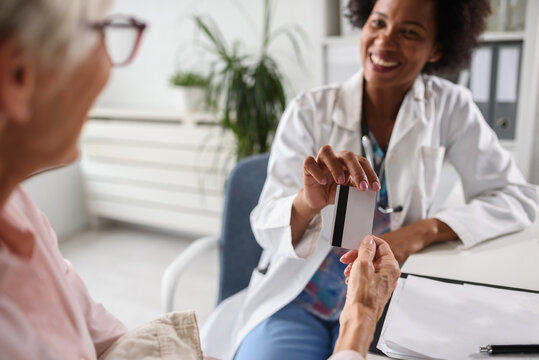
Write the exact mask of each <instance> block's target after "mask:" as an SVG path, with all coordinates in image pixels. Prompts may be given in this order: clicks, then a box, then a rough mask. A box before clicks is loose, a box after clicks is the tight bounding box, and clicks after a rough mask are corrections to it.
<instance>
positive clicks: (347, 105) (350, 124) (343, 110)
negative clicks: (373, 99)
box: [333, 71, 363, 131]
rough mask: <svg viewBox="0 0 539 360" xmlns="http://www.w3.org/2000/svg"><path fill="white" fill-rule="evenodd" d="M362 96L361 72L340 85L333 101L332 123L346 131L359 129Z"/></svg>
mask: <svg viewBox="0 0 539 360" xmlns="http://www.w3.org/2000/svg"><path fill="white" fill-rule="evenodd" d="M362 94H363V71H358V72H357V73H356V74H355V75H354V76H352V77H351V78H350V79H348V80H347V81H346V82H345V83H344V84H343V85H342V87H341V89H340V92H339V95H338V96H337V99H336V100H335V111H334V112H333V121H334V122H335V123H337V124H338V125H339V126H341V127H343V128H345V129H348V130H352V131H354V130H357V129H359V119H360V116H361V102H362V99H363V96H362Z"/></svg>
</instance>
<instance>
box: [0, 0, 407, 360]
mask: <svg viewBox="0 0 539 360" xmlns="http://www.w3.org/2000/svg"><path fill="white" fill-rule="evenodd" d="M107 5H108V0H69V1H64V0H2V1H1V2H0V333H1V334H2V336H0V354H1V355H0V357H1V358H2V359H3V360H4V359H6V360H7V359H18V360H19V359H45V360H46V359H52V360H58V359H96V358H97V357H100V358H105V359H115V360H118V359H136V358H145V359H147V358H151V359H157V358H161V357H162V358H167V359H170V358H182V359H184V358H185V359H201V358H202V352H201V351H200V344H199V342H198V331H197V329H196V321H195V320H194V318H189V317H185V316H184V317H180V316H174V314H172V315H170V314H169V315H166V316H164V317H163V320H162V321H160V320H158V321H154V322H151V323H149V324H147V325H146V326H143V327H141V328H139V329H136V330H133V331H132V332H130V333H127V334H126V328H125V326H124V325H123V324H122V323H121V322H120V321H119V320H117V319H115V318H114V317H113V316H112V315H111V314H109V313H108V312H107V311H106V310H105V309H104V308H103V307H102V306H101V305H99V304H97V303H95V302H94V301H93V300H92V299H91V297H90V295H89V294H88V291H87V289H86V287H85V285H84V283H83V282H82V280H81V279H80V277H79V276H78V275H77V273H76V272H75V271H74V270H73V268H72V266H71V264H70V263H69V262H68V261H65V260H64V259H63V258H62V256H61V254H60V253H59V251H58V248H57V244H56V237H55V234H54V231H53V230H52V229H51V227H50V226H49V224H48V222H47V219H46V218H45V216H44V215H43V214H42V213H41V212H40V211H39V210H38V209H37V208H36V206H35V205H34V203H33V202H32V201H31V200H30V198H29V197H28V196H27V195H26V193H25V192H24V191H23V189H22V188H21V186H20V183H21V182H22V181H23V180H25V179H26V178H28V177H29V176H32V175H33V174H35V173H37V172H39V171H41V170H43V169H47V168H51V167H57V166H61V165H64V164H68V163H71V162H73V161H74V160H75V159H76V158H77V156H78V150H77V139H78V137H79V133H80V131H81V128H82V125H83V124H84V121H85V119H86V115H87V112H88V110H89V108H90V107H91V105H92V103H93V102H94V100H95V98H96V96H97V95H98V93H99V92H100V91H101V89H102V88H103V86H104V85H105V83H106V82H107V80H108V77H109V72H110V69H111V65H114V64H126V63H127V62H129V61H130V60H131V59H132V57H133V55H134V53H135V50H136V48H137V45H138V43H139V40H140V37H141V34H142V31H143V30H144V25H143V24H142V23H140V22H138V21H136V20H134V19H131V18H126V17H108V18H107V19H106V20H105V19H104V15H105V11H106V9H107ZM118 29H120V30H121V33H122V35H123V36H122V38H121V39H122V42H121V43H113V42H111V41H107V46H105V39H106V38H107V37H109V35H111V34H110V33H111V32H112V31H115V30H118ZM111 39H112V37H109V40H111ZM107 50H109V51H110V53H109V51H107ZM356 256H358V257H359V259H360V260H362V261H359V262H353V261H354V259H355V257H356ZM375 256H376V259H377V260H376V261H374V257H375ZM346 259H347V261H348V263H350V264H351V265H350V269H349V270H351V273H350V283H351V284H352V285H351V286H350V301H349V302H348V304H349V306H348V307H347V309H349V311H348V313H349V314H350V317H348V318H346V317H343V319H345V318H346V321H345V324H346V325H345V326H350V328H351V329H362V331H361V332H359V333H358V332H355V331H349V332H347V334H346V336H343V338H342V341H341V342H340V345H339V346H340V349H342V350H350V351H352V354H354V353H355V350H357V351H360V352H364V349H366V348H365V346H366V345H367V346H368V340H369V338H370V337H372V332H373V329H372V325H373V321H372V320H371V321H368V319H376V317H377V316H379V313H380V312H381V309H383V306H384V304H385V302H386V301H387V299H388V297H389V294H390V293H391V291H392V289H393V286H394V285H395V282H396V279H397V276H398V273H399V270H398V266H397V263H396V261H395V259H394V258H393V255H392V254H391V251H390V250H389V247H388V246H387V244H385V245H384V243H383V241H382V240H379V239H372V240H370V239H369V240H368V241H366V242H365V245H364V246H362V249H361V250H360V252H359V255H357V254H355V253H354V254H350V255H349V256H348V257H347V258H346ZM381 259H383V261H382V260H381ZM352 263H354V264H355V263H358V264H359V263H361V266H359V265H357V266H352ZM360 269H361V271H362V273H363V276H361V277H359V275H358V274H359V273H358V272H359V270H360ZM367 275H368V276H367ZM384 279H385V280H387V279H390V282H389V283H388V282H387V281H383V280H384ZM370 286H375V287H376V288H377V289H379V291H376V292H369V291H367V290H368V289H369V287H370ZM372 295H375V296H372ZM360 312H361V313H364V314H365V315H368V316H367V317H366V318H363V317H361V318H359V317H356V316H355V315H356V314H358V313H360ZM124 334H125V335H124ZM341 354H345V355H346V352H344V351H343V352H341ZM207 359H209V358H207Z"/></svg>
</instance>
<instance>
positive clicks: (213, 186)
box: [81, 110, 234, 234]
mask: <svg viewBox="0 0 539 360" xmlns="http://www.w3.org/2000/svg"><path fill="white" fill-rule="evenodd" d="M197 119H198V120H203V119H204V117H203V116H198V117H197V116H196V115H195V116H178V115H176V114H155V113H147V114H141V113H140V112H136V113H135V112H130V111H114V112H113V111H106V110H97V111H93V112H92V113H91V115H90V120H89V121H88V122H87V124H86V125H85V127H84V129H83V133H82V136H81V150H82V160H81V168H82V172H83V182H84V186H85V190H86V195H87V203H88V207H89V211H90V213H91V214H92V215H94V216H96V217H102V218H109V219H115V220H121V221H126V222H132V223H136V224H141V225H147V226H152V227H158V228H162V229H166V230H173V231H181V232H188V233H194V234H218V233H219V231H220V223H221V213H222V206H223V187H224V180H225V178H226V174H227V169H229V168H230V167H231V165H232V164H233V162H234V161H233V158H232V157H233V155H232V154H231V153H230V152H229V151H227V150H225V149H226V148H229V141H230V138H229V137H223V134H222V130H221V128H220V127H219V126H216V124H215V123H212V122H208V121H202V122H199V123H197Z"/></svg>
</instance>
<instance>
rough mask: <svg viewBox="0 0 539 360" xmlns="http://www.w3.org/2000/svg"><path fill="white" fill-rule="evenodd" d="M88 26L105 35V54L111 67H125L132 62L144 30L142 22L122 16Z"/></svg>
mask: <svg viewBox="0 0 539 360" xmlns="http://www.w3.org/2000/svg"><path fill="white" fill-rule="evenodd" d="M90 26H91V28H92V29H94V30H99V31H101V32H103V34H104V35H105V43H106V46H107V52H108V54H109V58H110V61H111V62H112V65H113V66H125V65H127V64H129V63H130V62H131V61H132V60H133V58H134V57H135V54H136V53H137V49H138V47H139V45H140V40H141V38H142V34H143V33H144V30H145V29H146V24H145V23H143V22H142V21H139V20H137V19H135V18H133V17H128V16H123V15H114V16H111V17H109V18H107V19H106V20H105V21H102V22H97V23H93V24H91V25H90Z"/></svg>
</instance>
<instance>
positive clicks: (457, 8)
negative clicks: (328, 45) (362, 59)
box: [346, 0, 490, 74]
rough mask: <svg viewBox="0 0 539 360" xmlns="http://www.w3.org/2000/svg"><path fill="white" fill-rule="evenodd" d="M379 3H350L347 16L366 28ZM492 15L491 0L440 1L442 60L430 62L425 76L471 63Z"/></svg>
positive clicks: (438, 18)
mask: <svg viewBox="0 0 539 360" xmlns="http://www.w3.org/2000/svg"><path fill="white" fill-rule="evenodd" d="M375 3H376V0H350V1H349V3H348V7H347V10H348V13H347V14H346V16H347V17H348V19H349V20H350V22H351V23H352V25H353V26H355V27H358V28H362V27H363V25H365V22H366V21H367V18H368V17H369V15H370V14H371V11H372V9H373V7H374V4H375ZM489 14H490V3H489V0H436V19H435V20H436V21H435V22H436V25H437V31H436V42H437V43H439V44H440V45H441V46H442V51H443V54H442V57H441V58H440V60H438V61H437V62H435V63H427V64H425V66H424V67H423V69H422V72H424V73H440V74H442V73H451V72H454V71H457V70H458V69H460V68H461V67H462V66H464V65H467V64H469V63H470V59H471V56H472V51H473V49H474V48H475V47H477V46H478V44H479V40H478V38H479V35H480V34H481V33H482V32H483V31H484V30H485V28H486V18H487V16H488V15H489Z"/></svg>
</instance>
